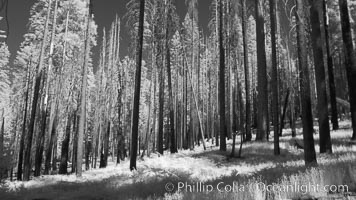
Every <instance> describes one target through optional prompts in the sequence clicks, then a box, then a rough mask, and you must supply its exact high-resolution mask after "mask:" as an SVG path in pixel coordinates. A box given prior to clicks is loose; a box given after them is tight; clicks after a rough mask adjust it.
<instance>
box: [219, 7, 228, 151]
mask: <svg viewBox="0 0 356 200" xmlns="http://www.w3.org/2000/svg"><path fill="white" fill-rule="evenodd" d="M219 7H220V8H219V52H220V67H219V114H220V151H226V136H227V127H226V121H225V50H224V44H223V40H224V39H223V8H222V7H223V4H222V0H219Z"/></svg>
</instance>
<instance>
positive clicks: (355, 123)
mask: <svg viewBox="0 0 356 200" xmlns="http://www.w3.org/2000/svg"><path fill="white" fill-rule="evenodd" d="M339 7H340V17H341V28H342V40H343V42H344V46H345V54H346V55H345V62H346V63H345V65H346V73H347V77H348V85H349V95H350V108H351V110H350V112H351V121H352V130H353V134H352V138H351V139H352V140H356V58H355V52H354V51H355V50H354V46H353V43H352V42H353V41H352V35H351V26H350V16H349V9H348V5H347V0H339Z"/></svg>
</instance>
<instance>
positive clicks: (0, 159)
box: [0, 108, 7, 180]
mask: <svg viewBox="0 0 356 200" xmlns="http://www.w3.org/2000/svg"><path fill="white" fill-rule="evenodd" d="M4 115H5V109H4V108H3V109H2V112H1V118H0V121H1V122H0V123H1V127H0V180H2V178H3V175H4V171H5V170H6V167H7V164H5V162H4V132H5V130H4V129H5V117H4Z"/></svg>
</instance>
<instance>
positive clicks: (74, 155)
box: [72, 108, 79, 173]
mask: <svg viewBox="0 0 356 200" xmlns="http://www.w3.org/2000/svg"><path fill="white" fill-rule="evenodd" d="M78 121H79V116H78V108H77V110H76V111H75V112H74V117H73V147H72V173H74V172H76V170H77V167H76V160H77V156H78V153H77V149H78V131H79V130H78V129H79V126H78V124H79V123H78Z"/></svg>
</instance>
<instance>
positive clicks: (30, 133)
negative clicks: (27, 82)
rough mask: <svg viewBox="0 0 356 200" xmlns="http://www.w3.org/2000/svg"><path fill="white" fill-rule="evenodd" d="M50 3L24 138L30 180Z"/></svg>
mask: <svg viewBox="0 0 356 200" xmlns="http://www.w3.org/2000/svg"><path fill="white" fill-rule="evenodd" d="M51 5H52V0H49V3H48V8H47V17H46V22H45V26H44V34H43V38H42V45H41V53H40V57H39V62H38V65H37V71H36V78H35V87H34V91H33V100H32V109H31V117H30V123H29V127H28V135H27V140H26V144H27V145H26V148H25V157H24V173H23V180H24V181H28V180H30V174H31V147H32V138H33V133H34V128H35V119H36V111H37V104H38V99H39V96H40V85H41V80H42V76H43V65H44V57H45V50H46V46H47V45H46V43H47V37H48V24H49V18H50V13H51Z"/></svg>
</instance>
